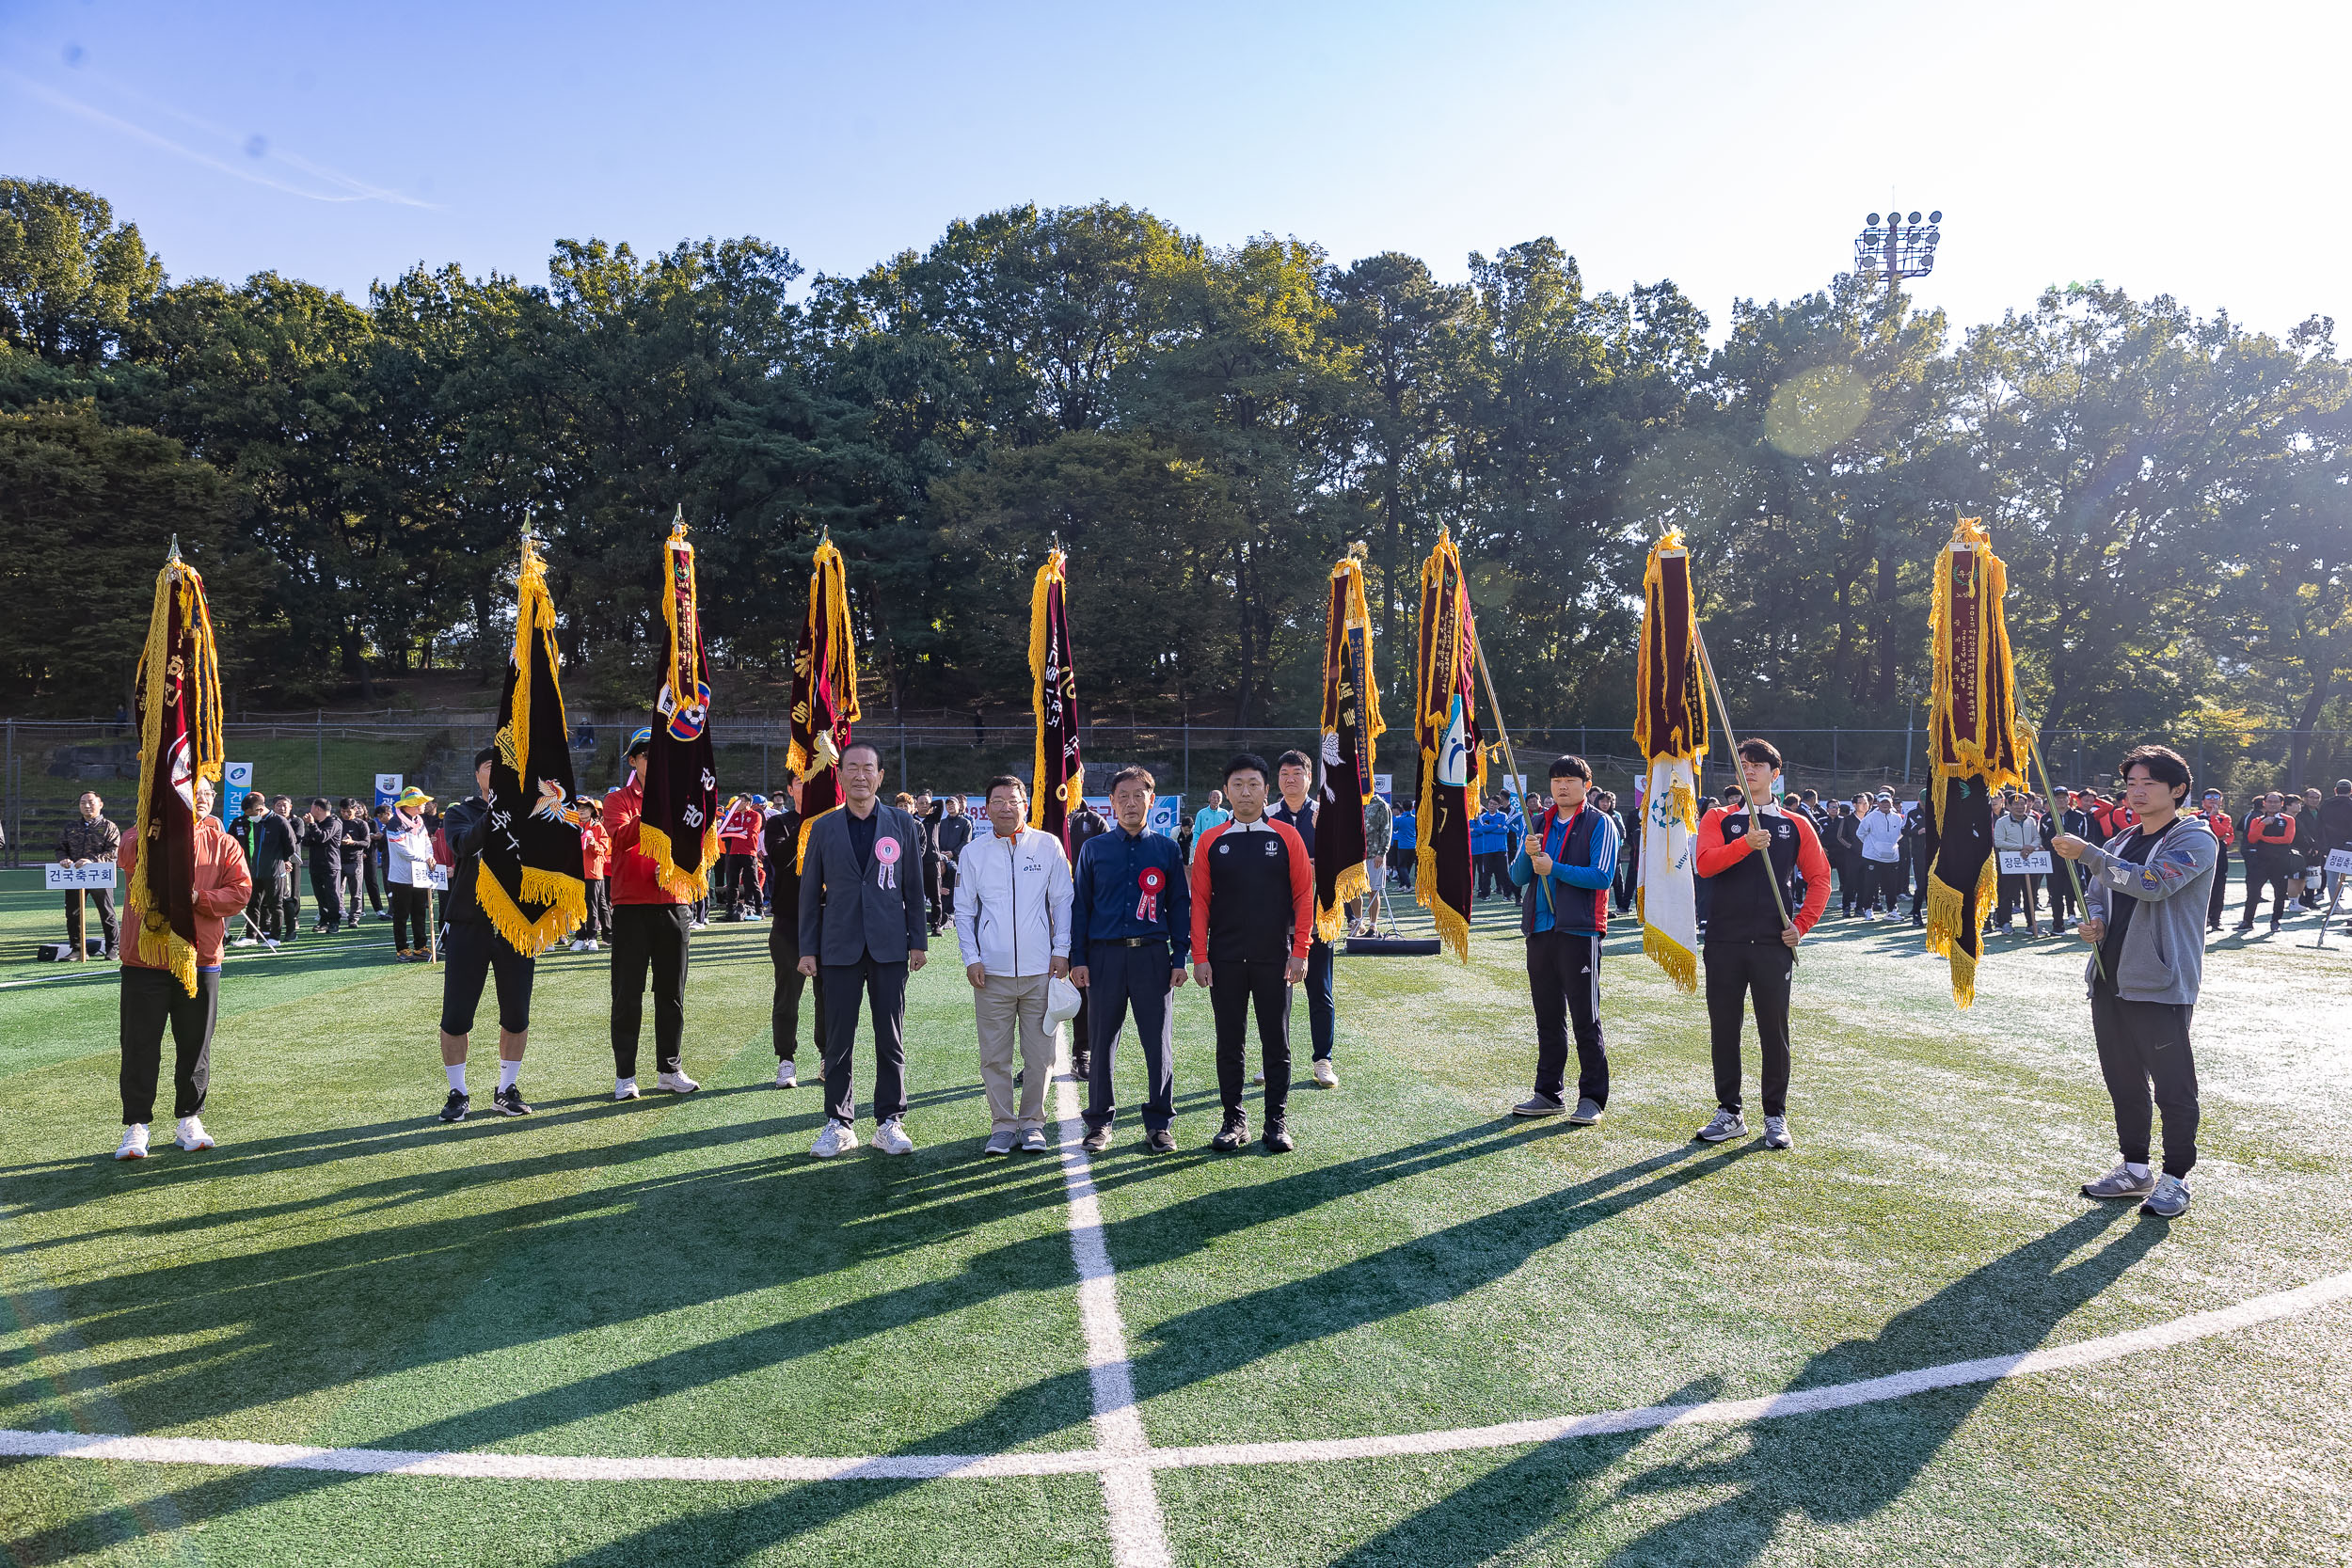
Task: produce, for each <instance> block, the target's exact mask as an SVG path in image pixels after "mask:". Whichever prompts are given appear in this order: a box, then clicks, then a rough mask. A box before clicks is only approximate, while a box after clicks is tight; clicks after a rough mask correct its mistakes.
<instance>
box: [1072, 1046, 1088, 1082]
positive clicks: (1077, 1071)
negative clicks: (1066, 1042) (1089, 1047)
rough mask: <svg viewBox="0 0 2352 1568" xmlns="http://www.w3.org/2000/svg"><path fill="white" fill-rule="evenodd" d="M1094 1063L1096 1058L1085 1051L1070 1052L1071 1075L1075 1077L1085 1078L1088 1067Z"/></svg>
mask: <svg viewBox="0 0 2352 1568" xmlns="http://www.w3.org/2000/svg"><path fill="white" fill-rule="evenodd" d="M1093 1065H1094V1058H1093V1057H1092V1056H1091V1055H1089V1053H1086V1052H1084V1051H1073V1052H1072V1053H1070V1076H1071V1077H1073V1078H1084V1077H1085V1076H1086V1075H1087V1069H1089V1068H1090V1067H1092V1066H1093Z"/></svg>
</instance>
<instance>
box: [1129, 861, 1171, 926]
mask: <svg viewBox="0 0 2352 1568" xmlns="http://www.w3.org/2000/svg"><path fill="white" fill-rule="evenodd" d="M1167 885H1168V879H1167V877H1165V876H1164V875H1162V874H1161V871H1160V868H1159V867H1158V866H1149V867H1147V868H1145V870H1144V871H1143V873H1142V874H1141V875H1140V876H1138V877H1137V878H1136V888H1137V889H1138V890H1140V892H1141V893H1142V896H1141V897H1139V898H1137V899H1136V919H1137V920H1145V921H1150V920H1157V919H1159V917H1160V889H1161V888H1163V887H1165V886H1167Z"/></svg>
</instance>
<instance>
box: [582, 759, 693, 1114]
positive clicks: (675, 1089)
mask: <svg viewBox="0 0 2352 1568" xmlns="http://www.w3.org/2000/svg"><path fill="white" fill-rule="evenodd" d="M652 750H653V732H652V731H651V730H639V731H638V732H637V733H636V734H635V735H634V736H630V737H629V743H628V751H627V752H625V753H624V755H625V757H626V759H627V760H628V768H629V776H628V783H627V784H623V785H622V786H621V787H620V788H618V789H616V790H613V791H612V793H610V794H609V795H607V796H605V798H604V826H605V832H608V833H609V834H611V835H612V1098H613V1099H615V1100H635V1099H637V1098H638V1088H637V1043H638V1038H637V1037H638V1035H639V1034H640V1032H641V1031H642V1030H643V1028H644V1021H645V979H646V975H647V974H648V973H650V974H651V975H652V977H653V1053H654V1068H655V1070H656V1077H655V1079H654V1082H655V1084H656V1085H658V1086H659V1087H660V1088H661V1089H663V1090H665V1091H667V1092H668V1093H671V1094H692V1093H693V1092H694V1091H695V1090H696V1089H698V1088H700V1087H702V1085H700V1084H698V1083H696V1082H695V1081H694V1080H693V1079H691V1078H689V1077H688V1076H687V1075H686V1064H685V1062H684V1061H683V1060H681V1059H680V1058H681V1053H683V1051H684V1049H685V1041H686V962H687V932H688V931H689V930H691V928H692V927H693V920H694V911H693V909H692V907H691V905H689V904H688V903H687V902H686V901H685V900H684V899H683V898H680V897H679V896H678V895H676V894H675V893H672V892H671V891H670V890H669V889H668V888H666V887H663V886H662V885H661V873H660V867H659V866H657V865H656V864H655V863H654V859H653V857H652V856H651V855H648V854H646V853H645V852H644V850H643V849H641V848H639V847H637V844H638V830H639V826H640V824H641V823H642V821H643V820H644V813H645V763H646V759H647V757H648V756H649V755H651V753H652Z"/></svg>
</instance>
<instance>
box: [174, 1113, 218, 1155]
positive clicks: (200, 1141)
mask: <svg viewBox="0 0 2352 1568" xmlns="http://www.w3.org/2000/svg"><path fill="white" fill-rule="evenodd" d="M180 1147H181V1148H184V1149H186V1150H187V1151H188V1152H189V1153H191V1154H193V1153H195V1152H196V1151H197V1150H198V1149H199V1148H212V1147H213V1135H212V1134H211V1133H210V1132H205V1131H204V1118H203V1117H181V1118H180Z"/></svg>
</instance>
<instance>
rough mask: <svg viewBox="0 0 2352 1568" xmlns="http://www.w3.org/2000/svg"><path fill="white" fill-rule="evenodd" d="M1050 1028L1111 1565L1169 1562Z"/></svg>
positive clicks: (1077, 1125) (1063, 1060)
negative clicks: (1108, 1525) (1107, 1519)
mask: <svg viewBox="0 0 2352 1568" xmlns="http://www.w3.org/2000/svg"><path fill="white" fill-rule="evenodd" d="M1061 1034H1062V1032H1061V1031H1059V1030H1057V1031H1056V1045H1057V1050H1056V1061H1055V1064H1054V1065H1055V1067H1056V1069H1057V1071H1056V1072H1055V1074H1054V1116H1055V1118H1056V1119H1055V1127H1054V1135H1055V1139H1056V1141H1057V1143H1058V1144H1059V1145H1060V1146H1061V1177H1062V1185H1063V1188H1064V1190H1066V1191H1067V1192H1068V1193H1069V1195H1070V1256H1071V1260H1072V1261H1073V1262H1074V1263H1075V1264H1076V1265H1077V1268H1078V1322H1079V1323H1080V1325H1081V1326H1082V1327H1083V1328H1084V1329H1085V1331H1086V1341H1087V1374H1088V1378H1089V1381H1090V1382H1091V1383H1092V1385H1093V1390H1094V1446H1095V1449H1096V1452H1095V1454H1094V1455H1093V1456H1092V1457H1093V1458H1094V1459H1095V1461H1096V1463H1097V1464H1099V1465H1100V1466H1101V1469H1102V1477H1103V1507H1104V1511H1105V1512H1106V1513H1108V1514H1109V1518H1110V1537H1111V1563H1112V1568H1170V1565H1171V1564H1172V1563H1173V1562H1174V1560H1175V1559H1174V1557H1173V1555H1172V1554H1171V1553H1170V1552H1169V1550H1168V1525H1167V1522H1166V1521H1165V1520H1163V1519H1162V1518H1161V1516H1160V1495H1159V1488H1158V1487H1157V1486H1155V1485H1153V1484H1152V1471H1151V1467H1150V1465H1149V1462H1148V1456H1149V1455H1150V1453H1151V1448H1152V1445H1151V1443H1150V1442H1149V1441H1148V1440H1147V1439H1146V1438H1145V1437H1144V1434H1143V1415H1142V1413H1141V1412H1140V1411H1138V1410H1137V1409H1136V1369H1135V1363H1133V1362H1132V1361H1130V1360H1128V1359H1127V1328H1126V1325H1125V1324H1124V1323H1121V1322H1120V1318H1119V1282H1118V1277H1117V1275H1114V1274H1113V1273H1112V1271H1111V1255H1110V1248H1109V1247H1108V1246H1107V1245H1106V1244H1105V1243H1104V1240H1103V1205H1102V1201H1101V1199H1100V1198H1099V1197H1098V1196H1096V1194H1095V1191H1094V1167H1093V1164H1092V1163H1091V1162H1090V1161H1089V1159H1088V1157H1087V1151H1086V1150H1085V1149H1083V1148H1080V1147H1078V1140H1079V1139H1081V1138H1083V1137H1084V1136H1086V1119H1085V1117H1083V1116H1081V1115H1080V1114H1079V1105H1078V1086H1077V1085H1076V1084H1075V1083H1074V1082H1073V1080H1072V1079H1071V1078H1070V1077H1069V1076H1068V1075H1067V1074H1066V1073H1064V1072H1062V1071H1060V1070H1058V1069H1061V1068H1063V1067H1065V1066H1067V1064H1068V1062H1069V1055H1068V1053H1067V1052H1066V1051H1063V1050H1061V1049H1060V1036H1061Z"/></svg>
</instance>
